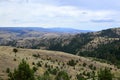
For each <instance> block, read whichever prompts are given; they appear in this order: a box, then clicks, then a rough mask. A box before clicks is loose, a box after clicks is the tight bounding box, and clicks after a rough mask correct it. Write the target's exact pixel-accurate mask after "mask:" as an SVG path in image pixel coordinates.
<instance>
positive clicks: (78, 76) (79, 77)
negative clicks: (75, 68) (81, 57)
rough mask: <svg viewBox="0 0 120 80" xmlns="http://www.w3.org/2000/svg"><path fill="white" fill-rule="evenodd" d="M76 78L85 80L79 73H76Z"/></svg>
mask: <svg viewBox="0 0 120 80" xmlns="http://www.w3.org/2000/svg"><path fill="white" fill-rule="evenodd" d="M76 77H77V79H78V80H86V79H85V78H84V77H83V76H82V75H81V74H78V75H76Z"/></svg>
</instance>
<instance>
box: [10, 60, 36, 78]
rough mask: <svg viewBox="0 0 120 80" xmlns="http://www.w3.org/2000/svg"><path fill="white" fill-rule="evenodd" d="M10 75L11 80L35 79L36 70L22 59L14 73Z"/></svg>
mask: <svg viewBox="0 0 120 80" xmlns="http://www.w3.org/2000/svg"><path fill="white" fill-rule="evenodd" d="M9 77H10V78H9V80H35V77H34V72H33V70H32V69H30V66H29V65H28V64H27V63H26V61H25V60H22V62H21V63H20V64H19V66H18V68H17V69H15V70H14V72H13V73H12V72H10V73H9Z"/></svg>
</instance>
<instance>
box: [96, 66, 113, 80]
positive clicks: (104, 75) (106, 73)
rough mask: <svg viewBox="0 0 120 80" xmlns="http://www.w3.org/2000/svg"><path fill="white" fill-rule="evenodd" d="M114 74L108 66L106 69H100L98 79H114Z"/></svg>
mask: <svg viewBox="0 0 120 80" xmlns="http://www.w3.org/2000/svg"><path fill="white" fill-rule="evenodd" d="M112 78H113V75H112V73H111V71H110V70H108V69H107V68H105V69H103V70H102V69H100V71H99V72H98V80H112Z"/></svg>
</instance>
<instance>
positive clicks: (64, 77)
mask: <svg viewBox="0 0 120 80" xmlns="http://www.w3.org/2000/svg"><path fill="white" fill-rule="evenodd" d="M55 79H56V80H70V77H69V76H68V74H67V73H66V72H65V71H60V72H59V73H58V75H57V76H56V78H55Z"/></svg>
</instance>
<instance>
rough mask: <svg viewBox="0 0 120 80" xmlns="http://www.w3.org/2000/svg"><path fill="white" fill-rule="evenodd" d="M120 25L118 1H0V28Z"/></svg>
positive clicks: (94, 28)
mask: <svg viewBox="0 0 120 80" xmlns="http://www.w3.org/2000/svg"><path fill="white" fill-rule="evenodd" d="M4 26H6V27H45V28H51V27H64V28H75V29H81V30H83V29H84V30H101V29H107V28H113V27H120V0H0V27H4Z"/></svg>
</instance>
